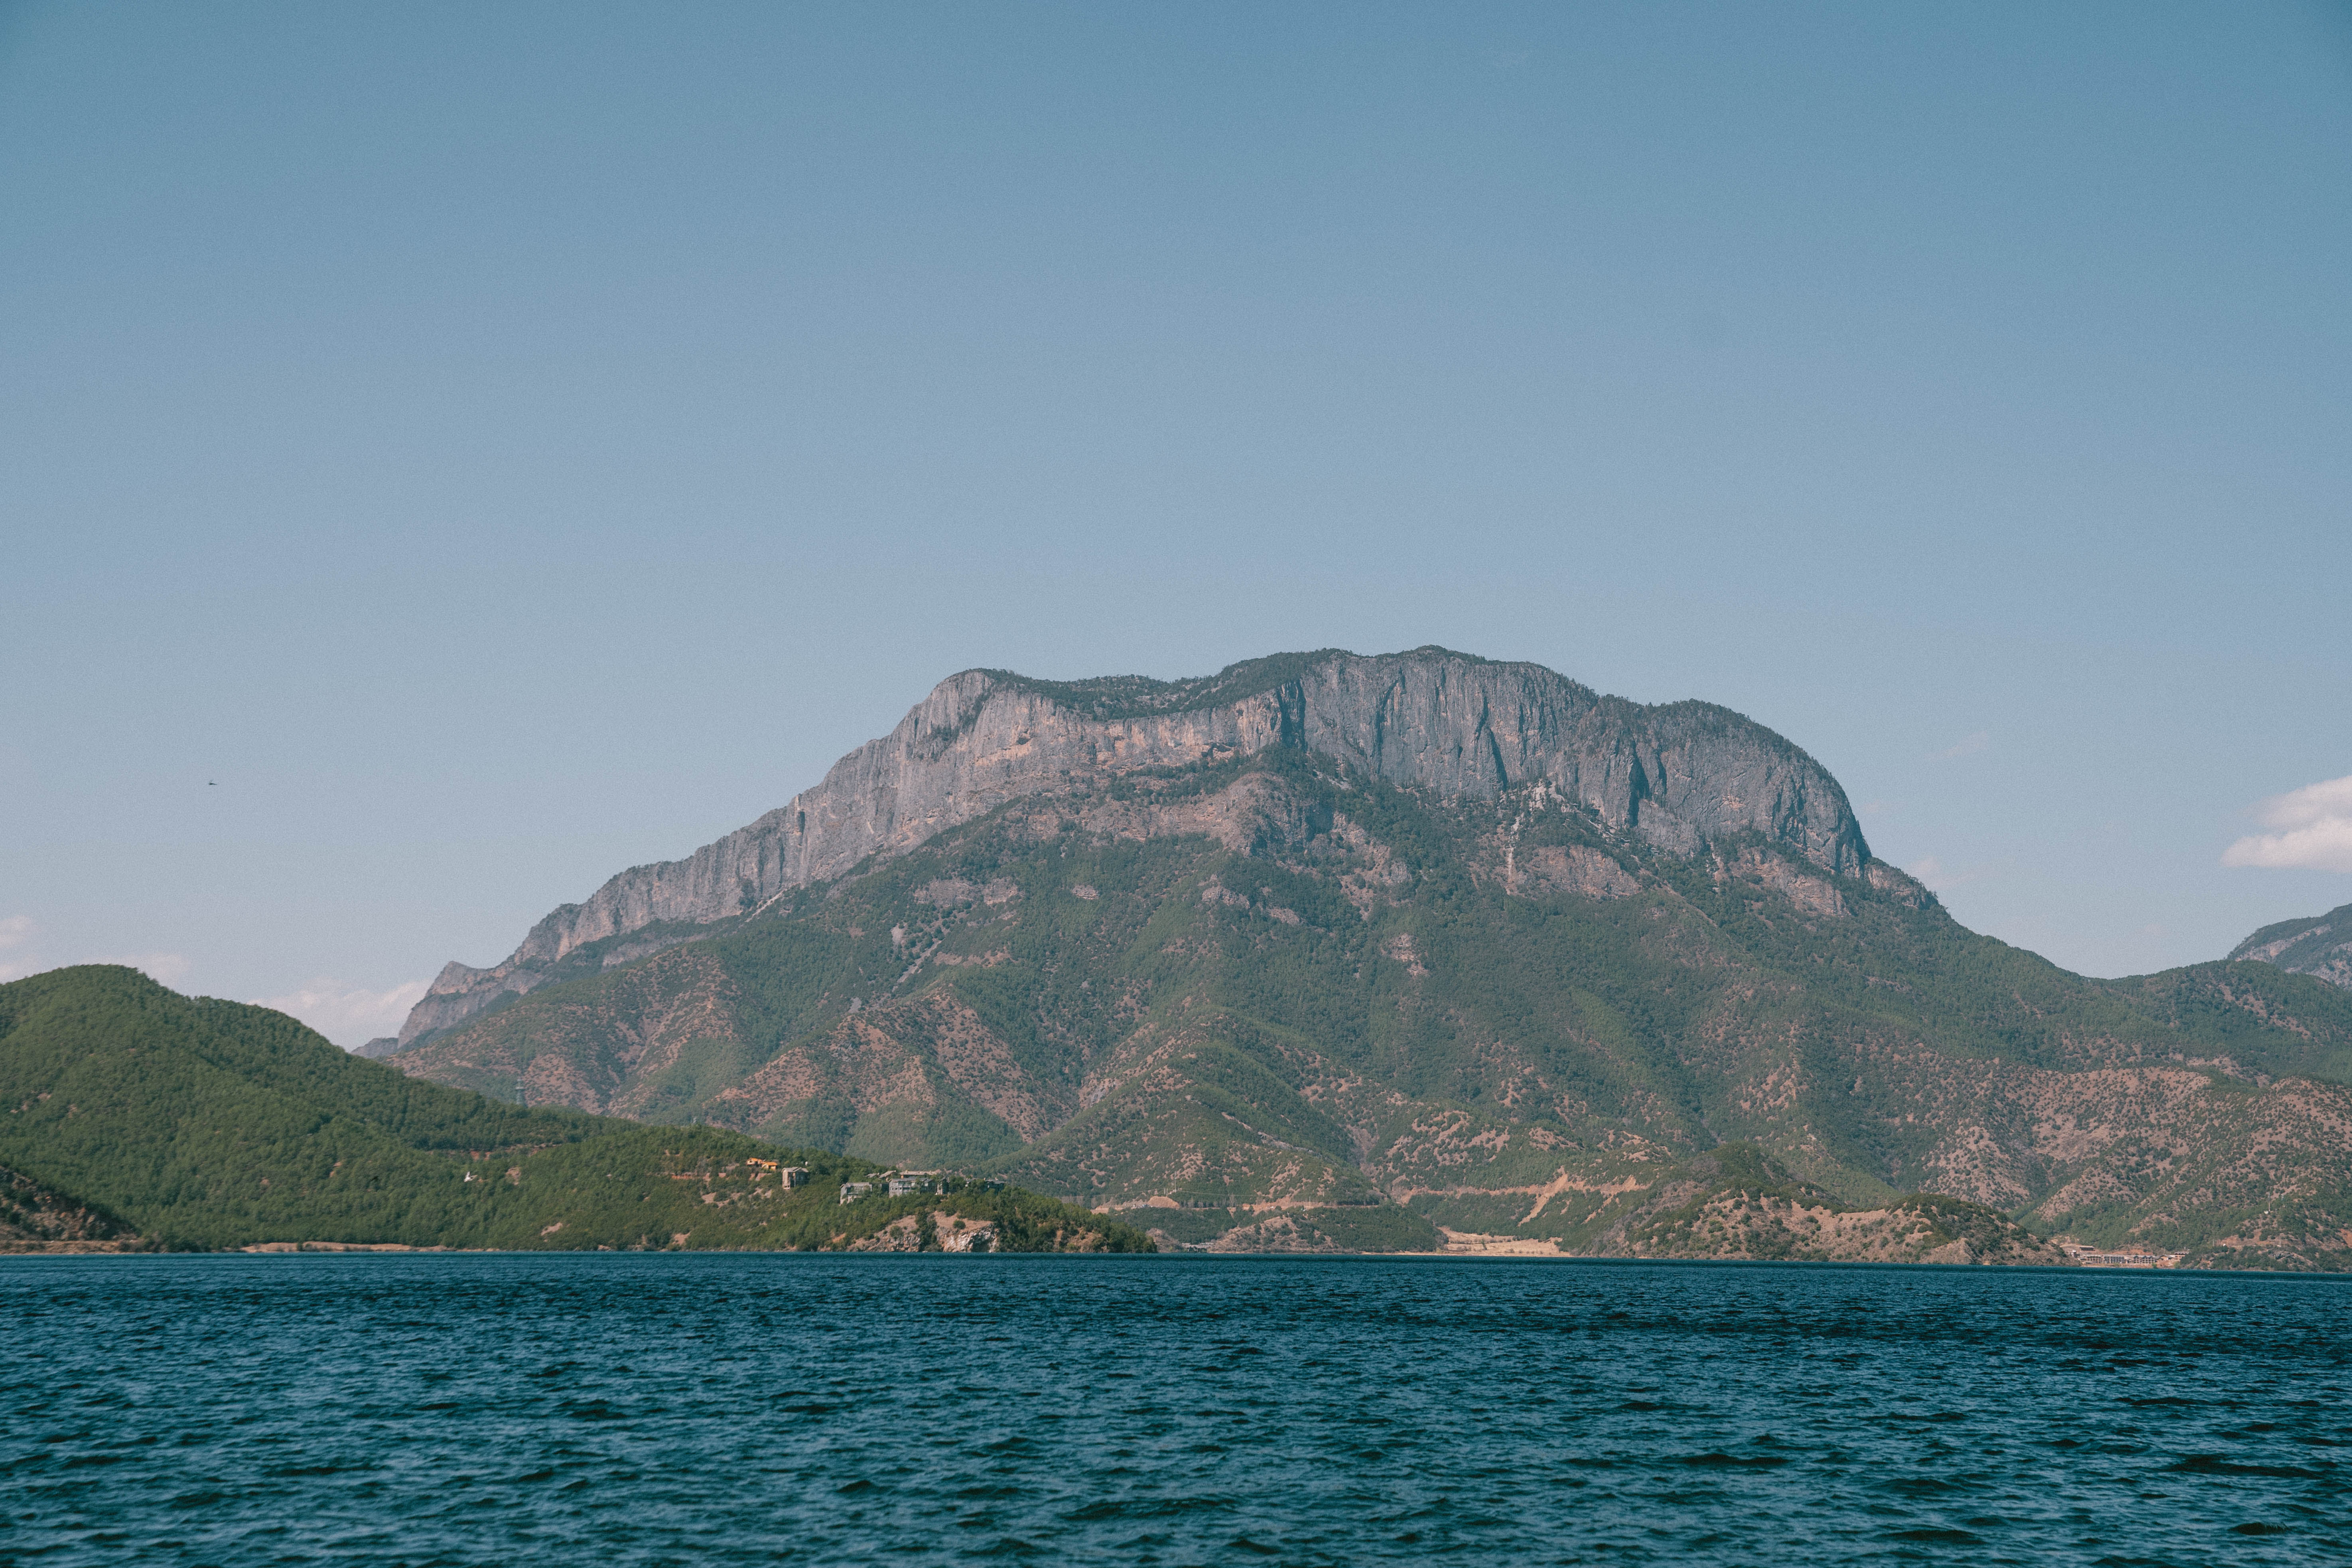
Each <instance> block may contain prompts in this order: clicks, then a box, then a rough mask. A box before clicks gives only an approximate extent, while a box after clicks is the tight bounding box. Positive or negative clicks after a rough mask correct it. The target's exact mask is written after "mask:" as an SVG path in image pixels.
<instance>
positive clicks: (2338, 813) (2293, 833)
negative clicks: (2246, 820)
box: [2221, 774, 2352, 871]
mask: <svg viewBox="0 0 2352 1568" xmlns="http://www.w3.org/2000/svg"><path fill="white" fill-rule="evenodd" d="M2254 820H2255V821H2257V822H2259V823H2261V824H2262V825H2263V826H2264V827H2268V828H2273V829H2275V831H2273V832H2270V833H2255V834H2250V835H2248V836H2247V837H2243V838H2241V839H2239V840H2238V841H2237V842H2236V843H2235V844H2232V845H2231V846H2230V847H2229V848H2227V849H2226V850H2224V851H2222V853H2221V864H2222V865H2224V866H2271V867H2285V868H2297V869H2303V870H2312V871H2352V774H2347V776H2345V777H2343V778H2340V779H2329V780H2326V782H2325V783H2322V784H2305V785H2304V786H2303V787H2302V788H2301V789H2298V790H2289V791H2288V792H2287V793H2286V794H2284V795H2273V796H2272V797H2271V798H2270V799H2268V800H2266V801H2264V802H2263V803H2262V805H2259V806H2256V807H2255V808H2254Z"/></svg>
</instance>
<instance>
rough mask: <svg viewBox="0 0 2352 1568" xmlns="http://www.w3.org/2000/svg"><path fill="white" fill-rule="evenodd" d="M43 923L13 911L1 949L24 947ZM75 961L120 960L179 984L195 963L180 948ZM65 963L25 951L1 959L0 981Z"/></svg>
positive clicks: (0, 935)
mask: <svg viewBox="0 0 2352 1568" xmlns="http://www.w3.org/2000/svg"><path fill="white" fill-rule="evenodd" d="M40 929H41V928H40V926H39V925H38V924H37V922H36V921H34V919H33V917H32V916H30V915H10V916H9V917H8V918H7V919H5V920H0V952H10V951H12V950H14V949H16V948H21V947H23V946H24V945H25V944H26V943H27V942H31V941H32V940H33V934H34V933H35V932H36V931H39V930H40ZM74 962H75V963H120V964H122V965H124V966H125V967H127V968H131V969H136V970H138V971H139V972H140V973H142V974H144V975H146V976H147V978H148V979H150V980H153V981H158V982H160V983H162V984H165V985H177V984H179V983H180V982H181V981H183V980H185V979H186V978H187V977H188V976H189V974H191V973H194V970H195V967H196V966H195V963H194V961H193V960H191V959H190V958H189V957H188V956H187V955H186V954H185V953H181V952H131V953H101V954H100V955H99V956H97V957H95V958H80V959H76V960H74ZM65 967H66V965H64V964H60V963H51V962H50V961H49V959H47V957H45V956H43V955H42V954H40V953H37V952H26V953H23V954H21V955H19V957H18V958H17V960H16V962H14V963H0V981H9V980H22V979H23V978H24V977H25V976H26V975H27V974H41V973H47V971H49V970H52V969H62V968H65Z"/></svg>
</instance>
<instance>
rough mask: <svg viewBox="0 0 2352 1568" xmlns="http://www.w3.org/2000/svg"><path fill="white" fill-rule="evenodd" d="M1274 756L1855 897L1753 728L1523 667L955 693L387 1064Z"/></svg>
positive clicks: (494, 983)
mask: <svg viewBox="0 0 2352 1568" xmlns="http://www.w3.org/2000/svg"><path fill="white" fill-rule="evenodd" d="M1269 749H1281V750H1288V751H1296V752H1311V753H1315V754H1318V755H1321V756H1325V757H1328V758H1330V759H1332V760H1333V761H1335V762H1338V763H1344V764H1346V765H1347V766H1349V767H1350V768H1352V769H1355V770H1357V771H1360V772H1361V773H1364V774H1366V775H1367V776H1369V777H1371V778H1374V779H1379V780H1382V781H1385V782H1387V783H1389V784H1396V785H1401V786H1405V787H1411V788H1421V789H1427V790H1433V791H1434V792H1436V793H1437V794H1439V795H1444V796H1448V797H1467V798H1473V799H1492V798H1494V797H1496V795H1501V794H1503V793H1504V792H1506V791H1507V790H1510V789H1511V788H1513V787H1515V786H1523V785H1527V784H1535V783H1542V784H1547V785H1548V786H1549V788H1550V789H1552V790H1553V791H1554V792H1556V793H1559V795H1562V796H1563V797H1564V798H1566V799H1570V800H1574V801H1576V802H1579V803H1580V804H1581V805H1583V806H1584V807H1585V808H1587V809H1588V810H1590V811H1591V812H1592V813H1594V814H1596V815H1597V816H1599V817H1600V818H1601V820H1603V821H1605V822H1607V823H1609V824H1611V825H1612V826H1615V827H1617V828H1619V829H1622V830H1623V831H1625V832H1628V833H1632V834H1633V835H1635V836H1636V837H1639V838H1641V839H1642V840H1643V841H1644V842H1647V843H1654V844H1660V845H1664V846H1669V847H1677V848H1680V849H1683V850H1685V851H1687V850H1689V849H1691V848H1692V847H1695V846H1696V844H1698V843H1699V842H1700V841H1701V839H1702V838H1704V837H1713V836H1717V835H1721V834H1725V833H1738V832H1755V833H1759V834H1761V835H1762V836H1763V837H1766V838H1767V839H1769V840H1770V841H1772V842H1775V843H1780V844H1784V845H1787V846H1789V847H1790V848H1792V849H1793V850H1795V851H1796V852H1797V853H1798V854H1799V855H1800V856H1801V858H1805V859H1807V860H1809V861H1812V862H1815V863H1818V864H1820V865H1821V866H1822V867H1824V868H1827V869H1829V870H1830V871H1832V872H1833V873H1839V874H1852V873H1853V872H1854V871H1855V870H1857V869H1858V868H1860V866H1861V864H1862V862H1863V861H1864V859H1866V858H1868V855H1869V851H1868V849H1867V848H1866V847H1864V844H1863V840H1862V831H1861V829H1860V827H1859V826H1857V825H1856V824H1855V822H1854V819H1853V812H1852V811H1851V810H1850V809H1849V808H1848V807H1847V805H1846V800H1845V795H1844V793H1843V791H1841V790H1840V789H1839V788H1838V786H1837V783H1836V781H1835V780H1833V779H1832V778H1831V777H1830V776H1829V774H1828V773H1825V772H1823V771H1822V768H1821V767H1820V766H1819V765H1818V764H1816V763H1814V762H1813V761H1812V759H1811V758H1810V757H1807V756H1806V755H1805V754H1804V753H1803V752H1800V751H1798V750H1797V749H1796V748H1795V747H1793V746H1791V745H1790V744H1789V743H1788V742H1785V741H1783V740H1781V739H1780V737H1779V736H1777V735H1774V734H1773V733H1772V732H1771V731H1769V730H1766V729H1765V728H1763V727H1762V726H1761V725H1759V724H1754V723H1750V722H1749V721H1748V720H1746V719H1743V718H1741V717H1740V716H1739V715H1738V714H1736V713H1733V712H1730V711H1728V710H1725V709H1721V708H1716V707H1711V706H1709V705H1708V704H1706V703H1703V702H1678V703H1675V704H1672V705H1670V706H1667V707H1663V708H1647V707H1643V706H1642V705H1641V704H1639V703H1633V702H1627V701H1624V700H1622V699H1619V698H1613V697H1602V696H1600V695H1598V694H1597V693H1595V692H1593V691H1591V689H1587V688H1585V687H1582V686H1580V685H1578V684H1577V683H1576V682H1574V681H1572V680H1570V679H1566V678H1565V677H1563V676H1559V675H1556V674H1554V673H1553V672H1552V671H1550V670H1549V669H1545V668H1541V667H1540V666H1538V665H1531V664H1494V663H1489V662H1487V661H1486V660H1485V659H1480V658H1472V657H1470V656H1468V655H1465V654H1457V653H1449V652H1447V651H1446V650H1444V649H1443V648H1423V649H1419V650H1417V651H1415V652H1412V653H1408V654H1393V655H1390V656H1387V657H1385V658H1360V657H1358V656H1357V655H1354V654H1350V653H1344V652H1339V651H1337V650H1326V651H1324V652H1321V653H1311V654H1281V655H1276V656H1275V657H1274V658H1261V659H1253V660H1251V661H1249V662H1247V663H1244V664H1237V665H1234V667H1232V668H1229V669H1227V670H1225V671H1223V673H1222V674H1219V675H1216V676H1213V677H1210V678H1208V679H1201V680H1185V681H1156V680H1147V679H1143V678H1141V677H1139V676H1125V677H1114V678H1111V679H1100V680H1084V681H1070V682H1055V681H1041V680H1031V679H1027V678H1026V677H1024V676H1019V675H1014V674H1013V673H1011V672H1010V671H1006V670H984V669H974V670H966V671H965V672H964V673H962V674H961V675H956V676H950V678H949V679H946V680H943V681H941V682H940V684H939V685H938V686H937V687H936V688H934V689H932V691H931V694H930V695H929V697H927V698H925V699H924V700H922V701H921V702H919V703H918V704H916V706H915V707H914V709H913V710H911V711H909V712H908V715H907V716H906V718H905V719H903V720H901V721H899V723H898V728H897V729H895V730H893V731H891V732H890V733H889V734H887V735H885V736H883V737H882V738H881V739H879V740H876V741H869V742H866V744H865V745H863V746H860V747H858V748H857V750H856V751H854V752H850V753H849V755H847V756H845V757H844V758H842V759H841V761H840V762H838V763H835V764H834V766H833V769H832V771H831V772H829V773H826V774H825V777H824V783H823V784H819V785H818V786H817V787H816V788H815V789H813V790H810V791H808V792H807V793H805V794H803V795H795V796H793V798H792V799H791V800H790V801H788V802H787V803H785V804H784V805H782V806H781V807H779V808H778V809H776V810H774V811H772V812H770V813H768V814H767V815H766V816H762V817H761V818H760V819H759V820H758V821H757V822H754V823H752V824H751V826H748V827H743V828H740V829H738V830H737V831H735V832H733V833H730V834H729V835H727V837H724V838H721V839H719V840H718V841H717V842H716V843H713V844H708V845H705V846H704V847H702V848H700V849H698V850H697V851H695V853H694V854H693V855H692V856H691V857H689V858H687V859H684V860H672V861H666V862H663V863H661V864H659V865H654V866H638V867H634V868H631V869H629V870H626V871H624V872H622V873H621V874H620V875H619V876H617V877H614V878H613V879H611V880H610V881H608V882H606V883H605V884H604V886H603V887H602V888H600V889H597V890H596V892H595V893H594V894H593V896H591V897H590V898H589V900H588V901H587V902H585V903H583V904H566V905H564V906H562V908H561V909H558V910H555V911H553V912H552V913H551V914H549V915H548V916H547V917H546V918H545V919H543V920H541V921H540V922H539V923H538V924H537V925H535V926H533V927H532V928H531V929H530V932H529V934H527V935H526V936H525V937H524V938H523V941H522V944H521V945H520V947H518V948H516V949H515V951H514V952H512V953H510V954H509V955H508V957H507V958H506V959H505V960H504V961H502V962H501V963H498V964H496V965H493V966H492V967H490V968H488V969H472V968H468V967H467V966H466V965H465V964H462V963H450V964H448V965H447V966H446V968H444V969H443V970H442V972H441V973H440V974H439V975H438V976H437V977H436V979H435V980H434V982H433V985H432V988H431V990H430V991H429V992H428V993H427V994H426V995H425V998H424V999H423V1000H422V1001H420V1002H418V1003H417V1005H415V1008H414V1009H412V1010H411V1012H410V1013H409V1016H408V1019H407V1021H406V1022H405V1023H404V1025H403V1026H402V1027H401V1031H400V1035H399V1041H400V1045H401V1047H402V1048H406V1047H410V1046H413V1045H415V1043H416V1042H417V1041H418V1040H419V1039H421V1038H423V1037H425V1036H427V1035H429V1034H432V1033H434V1032H436V1031H437V1030H441V1029H446V1028H448V1027H450V1026H454V1025H456V1024H457V1023H459V1022H461V1021H462V1020H464V1019H466V1018H467V1017H470V1016H473V1015H474V1014H476V1013H478V1012H480V1011H481V1010H482V1009H484V1008H485V1007H488V1006H489V1005H492V1004H494V1003H496V1002H498V1001H499V1000H500V999H501V998H503V997H505V996H507V995H509V994H513V995H520V994H527V993H529V992H530V991H531V990H532V989H534V988H536V987H537V986H539V985H542V984H546V983H547V982H548V981H550V980H551V979H559V978H570V977H572V976H573V975H576V974H580V973H594V972H595V971H596V970H598V969H601V968H608V967H611V966H612V965H614V964H616V963H626V962H627V961H628V960H630V959H632V958H635V957H640V956H642V955H644V954H646V953H648V952H655V951H657V950H658V949H660V948H662V947H666V946H671V945H675V944H676V943H677V942H682V941H687V940H689V939H690V938H691V937H692V936H693V935H694V934H696V932H695V931H694V928H695V927H698V926H708V925H709V924H712V923H713V922H716V921H722V920H726V919H729V918H730V917H734V916H740V915H742V914H745V913H748V912H752V911H755V910H759V909H762V908H765V907H767V906H769V905H772V904H773V903H774V902H775V901H776V900H779V899H782V898H783V897H785V896H786V895H788V894H790V893H792V892H793V891H794V890H796V889H802V888H805V887H808V886H810V885H811V884H813V883H816V882H823V881H829V880H832V879H836V878H838V877H840V876H842V875H843V874H845V873H846V872H847V871H848V870H850V869H851V868H853V867H855V866H857V865H860V864H862V863H864V862H865V861H866V860H868V859H870V858H884V859H887V858H892V857H895V856H898V855H903V854H906V853H907V852H908V851H909V850H911V849H913V848H915V847H918V846H919V845H921V844H924V843H928V842H929V840H930V839H931V838H932V837H935V836H937V835H938V834H939V833H940V832H941V831H943V830H945V829H947V828H950V827H955V826H961V824H963V823H967V822H971V821H973V820H975V819H977V818H979V817H982V816H987V815H988V814H989V813H990V812H992V811H994V810H996V809H997V808H998V807H1000V806H1002V805H1005V804H1006V803H1007V802H1009V801H1014V800H1021V799H1025V798H1029V797H1032V796H1035V795H1054V794H1057V793H1069V792H1072V791H1078V792H1085V791H1087V790H1089V789H1100V788H1102V787H1105V786H1107V785H1109V784H1113V783H1115V782H1116V781H1118V780H1120V779H1125V778H1131V777H1135V776H1138V775H1140V774H1145V773H1150V772H1153V771H1155V770H1158V769H1161V768H1166V767H1189V766H1195V765H1198V764H1202V763H1214V762H1218V761H1229V760H1232V759H1234V758H1238V757H1246V756H1251V755H1255V754H1256V753H1258V752H1264V751H1266V750H1269Z"/></svg>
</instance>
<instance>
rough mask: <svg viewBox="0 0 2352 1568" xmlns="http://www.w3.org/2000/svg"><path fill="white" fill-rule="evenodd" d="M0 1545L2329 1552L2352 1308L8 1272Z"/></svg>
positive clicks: (1180, 1261) (1815, 1296) (31, 1555)
mask: <svg viewBox="0 0 2352 1568" xmlns="http://www.w3.org/2000/svg"><path fill="white" fill-rule="evenodd" d="M0 1304H5V1320H0V1321H5V1341H0V1357H5V1359H4V1360H0V1368H4V1369H5V1371H0V1377H5V1392H4V1393H0V1410H5V1416H0V1505H5V1508H0V1514H4V1515H5V1522H0V1562H5V1563H98V1562H126V1563H127V1562H132V1561H136V1562H140V1563H218V1564H244V1563H295V1562H304V1561H314V1560H327V1561H334V1562H352V1563H525V1562H547V1563H556V1562H562V1563H574V1562H583V1563H721V1562H730V1563H758V1562H774V1561H791V1562H813V1563H859V1562H884V1561H887V1562H891V1563H908V1562H911V1563H921V1562H929V1561H961V1560H966V1559H978V1558H994V1557H1020V1556H1034V1557H1036V1558H1038V1559H1040V1560H1042V1561H1050V1562H1077V1563H1090V1562H1099V1563H1113V1562H1115V1563H1228V1562H1231V1563H1256V1562H1286V1563H1364V1562H1375V1561H1391V1560H1399V1561H1410V1560H1416V1559H1419V1558H1423V1557H1429V1556H1437V1555H1446V1556H1450V1557H1452V1558H1454V1559H1455V1560H1457V1561H1462V1562H1466V1563H1550V1562H1557V1563H1583V1562H1643V1561H1677V1560H1679V1561H1701V1562H1723V1563H1808V1564H1811V1563H1841V1562H1851V1561H1864V1560H1892V1561H1903V1560H1923V1561H1938V1562H1953V1563H1960V1562H1966V1563H1999V1562H2011V1563H2318V1562H2328V1563H2342V1562H2345V1561H2346V1560H2347V1556H2352V1521H2347V1485H2346V1481H2347V1464H2346V1460H2347V1451H2346V1448H2345V1447H2344V1445H2345V1444H2346V1443H2347V1441H2352V1400H2347V1382H2352V1371H2348V1370H2347V1317H2352V1313H2347V1308H2352V1285H2347V1284H2346V1283H2344V1282H2339V1281H2336V1280H2331V1279H2280V1278H2259V1277H2247V1276H2195V1275H2189V1276H2175V1275H2152V1276H2151V1275H2117V1274H2091V1273H2074V1272H2055V1271H2053V1272H2046V1273H2045V1272H2036V1271H1992V1270H1988V1271H1967V1270H1936V1269H1912V1270H1899V1269H1870V1268H1804V1267H1774V1266H1746V1267H1741V1266H1717V1267H1708V1266H1693V1265H1679V1266H1678V1265H1644V1264H1563V1263H1550V1262H1526V1263H1513V1262H1501V1261H1460V1262H1452V1261H1442V1260H1431V1261H1396V1260H1380V1259H1335V1260H1328V1261H1326V1260H1316V1261H1283V1260H1275V1259H1224V1258H1132V1259H1118V1258H1003V1257H999V1258H937V1257H932V1258H923V1257H908V1258H824V1257H805V1256H803V1257H791V1256H751V1257H746V1256H712V1255H701V1256H695V1255H670V1256H660V1255H656V1256H627V1255H611V1254H605V1255H587V1256H580V1255H571V1256H551V1257H550V1256H490V1257H276V1258H8V1259H0Z"/></svg>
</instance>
